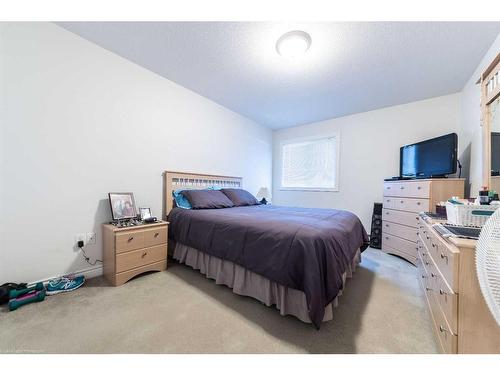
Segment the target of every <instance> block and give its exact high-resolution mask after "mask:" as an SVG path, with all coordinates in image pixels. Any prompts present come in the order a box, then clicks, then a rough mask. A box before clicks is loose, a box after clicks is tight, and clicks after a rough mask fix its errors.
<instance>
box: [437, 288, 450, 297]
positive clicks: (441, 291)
mask: <svg viewBox="0 0 500 375" xmlns="http://www.w3.org/2000/svg"><path fill="white" fill-rule="evenodd" d="M439 294H441V295H442V296H443V295H445V294H448V293H446V292H445V291H444V290H443V289H439Z"/></svg>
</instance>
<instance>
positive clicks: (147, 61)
mask: <svg viewBox="0 0 500 375" xmlns="http://www.w3.org/2000/svg"><path fill="white" fill-rule="evenodd" d="M57 24H58V25H60V26H62V27H64V28H65V29H67V30H70V31H72V32H74V33H76V34H78V35H80V36H82V37H83V38H86V39H88V40H90V41H92V42H94V43H96V44H98V45H99V46H101V47H103V48H106V49H108V50H109V51H112V52H114V53H116V54H118V55H120V56H122V57H124V58H126V59H128V60H131V61H133V62H135V63H137V64H139V65H141V66H143V67H145V68H147V69H149V70H151V71H153V72H155V73H157V74H159V75H161V76H163V77H165V78H168V79H169V80H172V81H174V82H176V83H178V84H180V85H182V86H184V87H186V88H188V89H190V90H192V91H195V92H197V93H199V94H201V95H203V96H205V97H207V98H209V99H211V100H213V101H215V102H217V103H219V104H221V105H223V106H225V107H227V108H229V109H231V110H233V111H235V112H238V113H240V114H242V115H244V116H246V117H249V118H251V119H253V120H255V121H256V122H258V123H260V124H263V125H266V126H269V127H271V128H283V127H289V126H294V125H299V124H304V123H309V122H314V121H319V120H324V119H328V118H332V117H340V116H345V115H348V114H352V113H358V112H364V111H369V110H373V109H377V108H382V107H387V106H392V105H397V104H403V103H408V102H411V101H415V100H421V99H426V98H430V97H435V96H440V95H446V94H450V93H454V92H457V91H460V90H461V89H462V87H463V86H464V84H465V82H466V81H467V79H468V78H469V77H470V76H471V74H472V73H473V71H474V69H475V68H476V66H477V65H478V63H479V61H480V60H481V58H482V57H483V55H484V54H485V53H486V51H487V50H488V48H489V47H490V45H491V44H492V43H493V41H494V40H495V38H496V36H497V35H498V34H499V32H500V23H498V22H496V23H480V22H437V23H429V22H396V23H394V22H368V23H364V22H349V23H342V22H340V23H339V22H331V23H273V22H60V23H57ZM295 29H300V30H304V31H307V32H308V33H309V34H310V35H311V37H312V45H311V48H310V50H309V51H308V53H307V54H306V55H305V57H304V58H303V59H302V60H300V61H296V62H293V63H292V62H289V61H287V60H285V59H283V58H282V57H281V56H279V55H278V54H277V53H276V50H275V43H276V40H277V39H278V38H279V37H280V36H281V35H282V34H283V33H285V32H287V31H289V30H295Z"/></svg>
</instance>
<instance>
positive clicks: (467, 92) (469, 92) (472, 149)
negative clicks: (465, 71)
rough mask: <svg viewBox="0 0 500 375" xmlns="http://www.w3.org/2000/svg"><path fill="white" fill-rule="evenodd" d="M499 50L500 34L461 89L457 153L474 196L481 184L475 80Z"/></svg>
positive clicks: (478, 87)
mask: <svg viewBox="0 0 500 375" xmlns="http://www.w3.org/2000/svg"><path fill="white" fill-rule="evenodd" d="M499 52H500V34H499V35H498V37H497V38H496V40H495V42H494V43H493V44H492V46H491V47H490V49H489V50H488V52H487V53H486V55H485V56H484V57H483V59H482V60H481V62H480V63H479V65H478V66H477V68H476V70H475V71H474V73H473V74H472V75H471V77H470V79H469V80H468V81H467V83H466V84H465V86H464V88H463V90H462V104H461V117H460V139H461V142H460V144H461V148H460V154H459V155H460V158H461V159H463V160H464V161H466V163H465V165H466V166H467V167H468V168H470V169H469V170H467V171H466V172H467V174H468V175H469V180H470V195H471V196H474V197H475V196H477V193H478V191H479V190H480V188H481V185H482V142H481V139H482V129H481V125H480V118H481V108H480V101H481V90H480V86H479V85H477V84H476V82H477V80H478V79H479V77H480V76H481V74H482V72H483V71H484V70H485V69H486V68H487V67H488V65H490V63H491V62H492V61H493V59H494V58H495V57H496V55H497V54H498V53H499Z"/></svg>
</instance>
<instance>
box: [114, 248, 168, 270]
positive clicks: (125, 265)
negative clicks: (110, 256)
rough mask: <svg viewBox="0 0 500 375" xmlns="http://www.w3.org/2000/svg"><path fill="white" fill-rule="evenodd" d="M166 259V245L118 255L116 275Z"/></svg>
mask: <svg viewBox="0 0 500 375" xmlns="http://www.w3.org/2000/svg"><path fill="white" fill-rule="evenodd" d="M166 258H167V245H166V244H163V245H159V246H154V247H147V248H145V249H140V250H133V251H129V252H127V253H123V254H118V255H117V256H116V273H119V272H124V271H127V270H130V269H133V268H136V267H141V266H145V265H146V264H149V263H154V262H159V261H162V260H165V259H166Z"/></svg>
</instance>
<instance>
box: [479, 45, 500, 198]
mask: <svg viewBox="0 0 500 375" xmlns="http://www.w3.org/2000/svg"><path fill="white" fill-rule="evenodd" d="M479 82H480V83H481V126H482V127H483V131H482V139H483V140H482V148H483V158H482V161H483V167H482V168H483V173H482V175H483V186H487V187H488V188H489V190H495V191H496V192H498V193H500V53H499V54H498V55H497V56H496V58H495V59H494V60H493V61H492V63H491V64H490V65H489V66H488V68H487V69H486V70H485V71H484V73H483V74H482V75H481V78H480V81H479Z"/></svg>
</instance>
